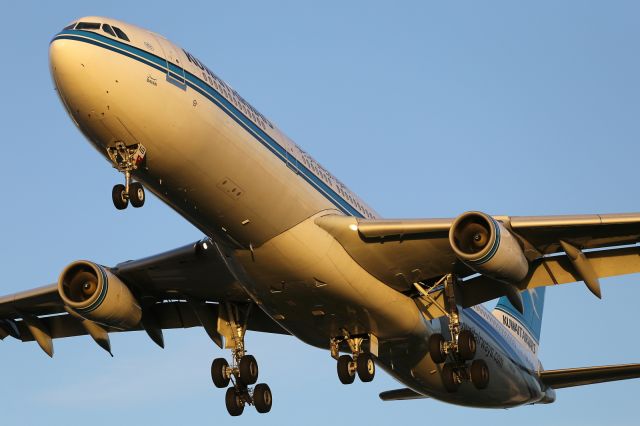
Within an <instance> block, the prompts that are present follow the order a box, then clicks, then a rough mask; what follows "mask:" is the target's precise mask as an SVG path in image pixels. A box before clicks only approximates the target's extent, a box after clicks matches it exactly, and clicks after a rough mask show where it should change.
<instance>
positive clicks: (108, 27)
mask: <svg viewBox="0 0 640 426" xmlns="http://www.w3.org/2000/svg"><path fill="white" fill-rule="evenodd" d="M102 31H104V32H105V33H107V34H111V35H112V36H114V37H115V36H116V33H114V32H113V29H112V28H111V25H109V24H102Z"/></svg>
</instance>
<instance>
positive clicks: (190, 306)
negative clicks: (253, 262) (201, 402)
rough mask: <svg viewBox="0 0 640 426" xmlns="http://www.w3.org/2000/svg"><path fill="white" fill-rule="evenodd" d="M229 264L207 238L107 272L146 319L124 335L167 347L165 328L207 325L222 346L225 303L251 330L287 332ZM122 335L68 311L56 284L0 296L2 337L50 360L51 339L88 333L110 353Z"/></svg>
mask: <svg viewBox="0 0 640 426" xmlns="http://www.w3.org/2000/svg"><path fill="white" fill-rule="evenodd" d="M228 262H229V258H228V257H227V255H226V254H225V252H224V249H223V248H222V247H221V246H219V245H218V244H216V243H214V242H212V241H210V240H204V241H199V242H196V243H193V244H190V245H187V246H184V247H181V248H178V249H175V250H171V251H168V252H165V253H161V254H158V255H155V256H151V257H147V258H144V259H139V260H135V261H127V262H123V263H120V264H118V265H116V266H115V267H112V268H108V269H109V271H110V272H111V273H112V274H114V275H115V276H117V277H118V278H119V279H120V280H121V281H122V282H124V283H125V284H126V285H127V287H129V288H130V289H131V291H132V293H133V294H135V295H136V299H137V300H138V301H139V302H140V305H141V306H142V321H141V322H140V323H139V325H137V326H135V327H133V328H129V329H127V330H126V331H134V330H145V331H146V332H147V333H148V334H149V337H151V339H152V340H153V341H154V342H156V343H157V344H158V345H160V346H162V347H163V346H164V339H163V336H162V330H163V329H171V328H188V327H196V326H203V327H204V329H205V331H206V332H207V334H208V335H209V336H210V337H211V338H212V339H213V340H214V341H215V342H216V343H217V344H219V345H220V346H222V344H223V341H222V335H221V334H220V332H219V330H218V318H219V317H220V315H219V311H220V310H219V307H220V303H222V302H233V303H234V304H236V305H238V306H241V307H242V310H243V314H244V315H243V317H246V318H247V322H246V327H247V329H249V330H254V331H263V332H270V333H281V334H288V333H287V332H286V331H284V330H283V329H282V328H281V327H280V326H279V325H278V324H277V323H275V322H274V321H273V320H271V319H270V318H269V317H268V316H267V315H265V314H264V313H263V312H262V311H261V310H260V309H258V308H257V307H255V306H254V304H253V302H252V301H251V299H250V298H249V296H248V295H247V294H246V293H245V291H244V290H243V289H242V287H241V286H240V285H239V284H238V280H237V279H236V277H235V276H234V274H233V273H232V268H231V267H230V266H229V264H228ZM254 308H255V309H254ZM121 331H124V330H122V329H121V328H119V327H110V326H108V325H104V324H97V323H94V322H92V321H87V320H85V319H83V318H81V317H78V315H76V314H74V312H73V311H68V310H67V309H66V308H65V304H64V303H63V301H62V299H61V297H60V295H59V293H58V285H57V284H51V285H47V286H44V287H39V288H36V289H32V290H27V291H24V292H21V293H16V294H12V295H8V296H4V297H1V298H0V339H4V338H5V337H7V336H12V337H15V338H16V339H20V340H22V341H25V342H27V341H33V340H36V341H37V342H38V343H39V344H40V346H41V347H42V348H43V350H45V352H47V353H48V354H49V355H50V356H51V355H52V354H53V343H52V339H56V338H62V337H71V336H78V335H85V334H89V335H91V337H92V338H93V339H94V340H95V341H96V343H98V344H99V345H100V346H101V347H103V348H104V349H106V350H107V351H109V352H111V348H110V343H109V339H108V333H111V332H121Z"/></svg>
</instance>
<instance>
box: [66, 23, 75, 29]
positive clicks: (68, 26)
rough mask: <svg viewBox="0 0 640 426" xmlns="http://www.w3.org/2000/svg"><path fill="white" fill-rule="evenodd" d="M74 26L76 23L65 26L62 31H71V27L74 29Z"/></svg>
mask: <svg viewBox="0 0 640 426" xmlns="http://www.w3.org/2000/svg"><path fill="white" fill-rule="evenodd" d="M75 26H76V23H75V22H74V23H73V24H71V25H67V26H66V27H64V28H63V30H72V29H73V27H75Z"/></svg>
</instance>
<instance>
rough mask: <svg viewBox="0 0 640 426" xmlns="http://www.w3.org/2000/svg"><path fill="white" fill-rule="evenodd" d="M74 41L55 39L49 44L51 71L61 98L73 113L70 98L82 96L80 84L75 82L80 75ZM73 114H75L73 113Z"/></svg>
mask: <svg viewBox="0 0 640 426" xmlns="http://www.w3.org/2000/svg"><path fill="white" fill-rule="evenodd" d="M73 44H74V43H73V41H71V40H65V39H54V40H53V41H52V42H51V44H50V45H49V71H50V72H51V78H52V80H53V84H54V85H55V88H56V91H57V92H58V95H59V96H60V99H61V100H62V102H63V103H64V105H65V107H66V108H67V110H69V113H72V109H71V105H70V100H71V99H72V98H78V97H79V96H81V93H79V89H80V85H77V84H75V85H74V84H73V82H74V81H75V80H78V79H79V78H81V77H80V75H79V70H78V68H79V67H81V66H82V65H80V64H78V61H77V60H76V59H77V58H76V57H75V56H76V55H75V52H74V50H75V49H74V46H73ZM72 115H73V114H72Z"/></svg>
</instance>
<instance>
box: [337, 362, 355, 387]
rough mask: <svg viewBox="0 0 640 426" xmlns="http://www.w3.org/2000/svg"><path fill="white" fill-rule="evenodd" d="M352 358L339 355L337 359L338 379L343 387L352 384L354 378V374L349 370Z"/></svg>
mask: <svg viewBox="0 0 640 426" xmlns="http://www.w3.org/2000/svg"><path fill="white" fill-rule="evenodd" d="M352 362H353V358H351V356H350V355H340V357H339V358H338V378H339V379H340V381H341V382H342V384H343V385H349V384H351V383H353V381H354V380H355V378H356V372H355V371H353V369H351V363H352Z"/></svg>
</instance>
